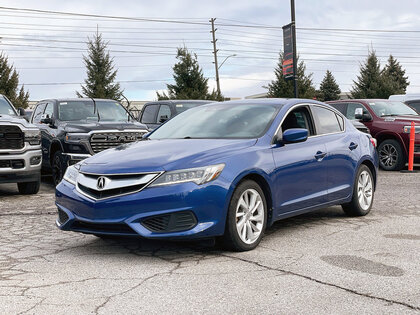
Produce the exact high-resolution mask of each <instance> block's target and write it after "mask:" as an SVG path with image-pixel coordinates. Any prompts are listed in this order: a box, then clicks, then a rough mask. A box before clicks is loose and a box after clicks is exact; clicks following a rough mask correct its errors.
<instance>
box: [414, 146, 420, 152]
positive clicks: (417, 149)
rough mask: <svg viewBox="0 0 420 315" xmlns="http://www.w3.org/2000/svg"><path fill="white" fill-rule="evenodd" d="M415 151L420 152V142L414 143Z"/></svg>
mask: <svg viewBox="0 0 420 315" xmlns="http://www.w3.org/2000/svg"><path fill="white" fill-rule="evenodd" d="M414 152H416V153H420V144H415V145H414Z"/></svg>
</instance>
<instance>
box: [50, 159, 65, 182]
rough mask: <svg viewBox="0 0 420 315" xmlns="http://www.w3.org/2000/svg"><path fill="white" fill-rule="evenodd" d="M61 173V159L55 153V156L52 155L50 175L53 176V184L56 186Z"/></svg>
mask: <svg viewBox="0 0 420 315" xmlns="http://www.w3.org/2000/svg"><path fill="white" fill-rule="evenodd" d="M62 173H63V172H62V167H61V159H60V157H59V155H58V154H56V156H55V157H54V163H53V167H52V176H53V181H54V185H55V186H57V185H58V184H59V183H60V181H61V178H62V177H63V174H62Z"/></svg>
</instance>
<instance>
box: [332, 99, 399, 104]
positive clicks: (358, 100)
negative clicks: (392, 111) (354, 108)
mask: <svg viewBox="0 0 420 315" xmlns="http://www.w3.org/2000/svg"><path fill="white" fill-rule="evenodd" d="M348 102H365V103H369V102H393V100H389V99H386V98H352V99H347V100H336V101H327V102H325V103H327V104H331V103H348Z"/></svg>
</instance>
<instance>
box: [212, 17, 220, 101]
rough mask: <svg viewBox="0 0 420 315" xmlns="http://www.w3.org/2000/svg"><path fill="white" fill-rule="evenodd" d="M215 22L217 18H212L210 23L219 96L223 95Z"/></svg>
mask: <svg viewBox="0 0 420 315" xmlns="http://www.w3.org/2000/svg"><path fill="white" fill-rule="evenodd" d="M215 20H216V19H215V18H211V19H210V22H211V33H212V37H213V40H212V43H213V54H214V68H215V70H216V87H217V94H218V95H221V93H220V82H219V66H218V65H217V48H216V42H217V39H216V30H217V28H216V29H215V28H214V21H215Z"/></svg>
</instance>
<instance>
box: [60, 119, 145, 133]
mask: <svg viewBox="0 0 420 315" xmlns="http://www.w3.org/2000/svg"><path fill="white" fill-rule="evenodd" d="M61 124H62V125H61V127H62V128H63V130H64V131H65V132H77V133H89V132H91V131H102V130H119V131H123V130H126V129H134V130H137V129H138V130H143V131H147V127H146V126H145V125H143V124H140V123H138V122H110V121H104V122H102V121H99V122H98V121H85V120H81V121H72V122H61Z"/></svg>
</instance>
